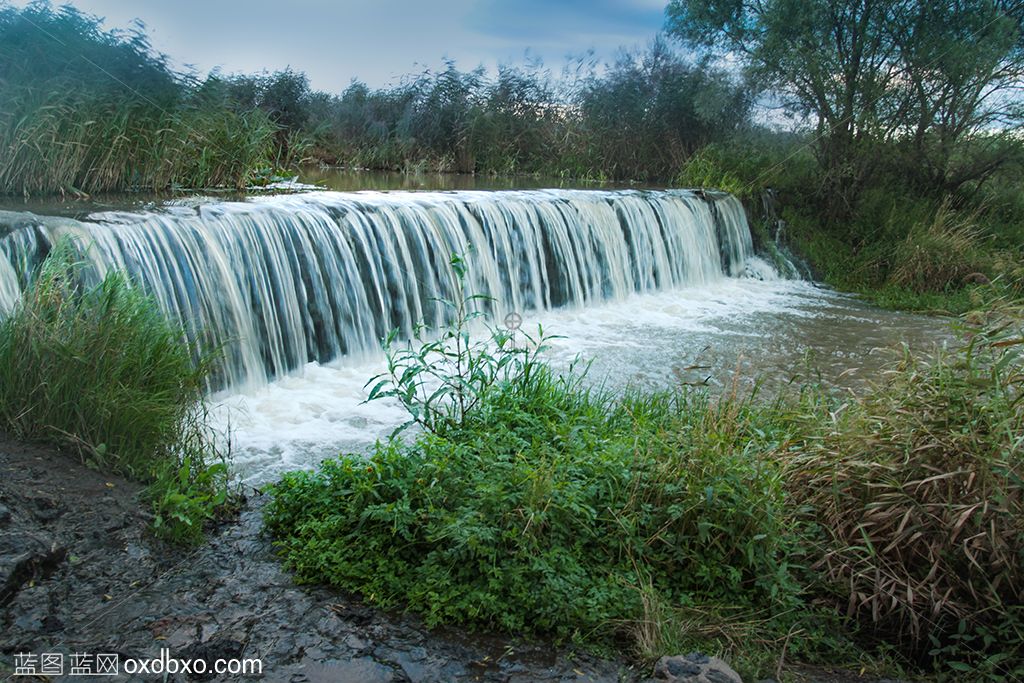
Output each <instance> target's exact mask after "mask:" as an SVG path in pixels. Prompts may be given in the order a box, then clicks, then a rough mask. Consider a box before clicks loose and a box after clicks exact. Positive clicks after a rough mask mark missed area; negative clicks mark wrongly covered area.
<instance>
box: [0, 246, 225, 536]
mask: <svg viewBox="0 0 1024 683" xmlns="http://www.w3.org/2000/svg"><path fill="white" fill-rule="evenodd" d="M75 258H76V257H75V253H74V249H73V247H72V245H71V243H70V242H67V241H65V242H61V243H59V244H58V245H57V246H56V247H55V249H54V251H53V252H51V254H50V256H49V257H48V258H47V259H46V261H45V262H44V263H43V265H42V267H41V269H40V271H39V273H38V274H37V276H36V277H35V279H34V282H33V283H32V285H31V286H30V287H29V288H28V290H27V291H26V292H25V294H24V295H23V298H22V301H21V302H20V303H19V305H18V306H17V307H16V309H15V310H14V311H13V312H12V313H11V314H10V315H9V316H8V317H7V318H5V319H4V320H3V321H0V428H2V429H4V430H5V431H6V432H8V433H9V434H11V435H12V436H15V437H18V438H23V439H27V440H31V441H40V442H47V443H52V444H55V445H58V446H60V447H62V448H64V449H67V450H69V451H71V452H74V453H78V454H79V455H80V456H81V457H82V459H83V461H84V462H86V463H87V464H89V465H90V466H93V467H96V468H98V469H102V470H104V471H112V472H116V473H118V474H121V475H124V476H127V477H129V478H132V479H135V480H138V481H141V482H144V483H146V484H149V485H150V488H149V490H148V494H147V495H148V497H149V498H150V499H151V500H152V502H153V504H154V508H155V512H156V515H157V516H156V528H157V531H158V532H159V533H160V534H161V535H163V536H166V537H168V538H171V539H173V540H179V541H187V542H194V541H197V540H198V539H199V538H201V537H202V524H203V522H204V520H205V519H206V518H208V517H210V516H211V515H212V514H213V513H214V511H215V510H216V509H217V508H218V507H220V506H222V505H223V504H225V503H227V502H228V491H227V469H226V465H225V464H224V462H223V461H222V459H221V458H220V457H219V456H218V455H217V453H216V449H215V447H214V439H213V435H212V434H211V432H210V431H209V429H208V428H207V427H206V424H205V417H206V413H205V399H204V391H205V386H206V377H207V374H208V373H209V371H210V367H211V363H212V362H213V357H212V356H202V357H199V358H198V359H197V358H196V357H195V354H193V350H192V347H191V345H190V344H189V343H188V341H187V340H186V339H185V338H184V336H183V333H182V331H181V330H180V329H179V328H177V327H176V326H174V325H172V324H171V323H169V322H168V321H167V320H166V319H165V318H164V316H163V315H162V313H161V312H160V310H159V309H158V307H157V305H156V303H155V302H154V301H153V300H152V299H150V298H149V297H148V296H147V295H146V294H145V293H144V292H142V291H141V290H140V289H138V288H136V287H133V286H132V285H131V283H130V282H129V281H128V280H127V279H126V278H125V277H124V276H122V275H120V274H116V273H112V274H109V275H107V276H106V277H105V278H103V279H102V280H101V281H100V282H99V283H98V284H95V285H87V284H84V282H83V279H84V278H83V275H84V272H83V268H82V266H81V265H80V264H79V263H77V262H76V260H75Z"/></svg>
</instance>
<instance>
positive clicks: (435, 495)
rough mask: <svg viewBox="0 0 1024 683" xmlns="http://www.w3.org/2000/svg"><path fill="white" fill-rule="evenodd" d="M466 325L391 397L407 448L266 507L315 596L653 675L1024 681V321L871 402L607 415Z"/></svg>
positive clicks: (326, 467) (701, 405)
mask: <svg viewBox="0 0 1024 683" xmlns="http://www.w3.org/2000/svg"><path fill="white" fill-rule="evenodd" d="M472 310H473V305H472V301H467V302H466V303H465V304H464V305H463V306H456V307H454V308H453V311H454V315H453V323H452V326H451V327H450V328H449V329H448V330H447V331H446V332H444V333H443V334H442V335H441V336H440V337H439V338H433V337H431V338H428V339H424V340H420V341H418V342H417V343H414V344H412V345H411V346H410V347H407V348H397V347H395V346H392V347H391V348H390V350H389V357H390V358H391V365H390V367H389V370H388V372H386V373H385V374H384V375H383V376H381V377H379V378H376V379H375V380H374V388H373V390H372V393H373V394H374V395H376V396H391V397H392V398H397V399H398V400H400V401H401V402H403V403H404V404H405V406H406V408H407V409H408V410H409V414H410V421H411V423H412V424H414V425H416V426H418V430H417V431H416V432H415V433H413V434H411V435H408V436H406V437H404V438H403V437H402V436H401V435H396V436H395V437H393V438H391V439H389V440H387V441H384V442H381V443H379V444H378V445H377V447H376V448H374V449H373V450H372V451H371V453H370V454H369V455H368V456H365V457H364V456H358V455H342V456H341V457H339V458H336V459H332V460H328V461H326V462H324V463H323V464H322V466H321V467H320V468H319V469H318V470H316V471H312V472H295V473H291V474H288V475H286V476H285V477H283V479H282V480H281V481H280V482H279V483H278V484H276V485H274V486H273V487H272V489H271V493H272V495H273V500H272V502H271V504H270V505H269V507H268V508H267V511H266V517H265V519H266V523H267V525H268V528H269V529H270V530H271V531H272V532H273V533H274V535H275V536H276V539H277V540H276V544H277V547H278V549H279V552H280V553H281V555H282V557H283V558H284V560H285V562H286V564H287V565H288V566H289V567H290V568H291V569H292V570H293V571H294V572H295V574H296V578H297V579H298V580H299V581H304V582H312V583H328V584H331V585H333V586H336V587H338V588H341V589H344V590H347V591H354V592H357V593H360V594H362V595H363V596H364V597H365V598H366V599H367V600H369V601H370V602H373V603H375V604H381V605H399V606H402V607H404V608H407V609H411V610H414V611H416V612H419V613H421V614H423V615H424V616H425V618H426V620H427V622H428V623H429V624H442V623H458V624H464V625H470V626H474V627H479V628H495V629H501V630H505V631H510V632H512V633H517V634H533V635H540V636H546V637H553V638H554V639H555V640H557V641H560V642H573V643H576V644H577V645H580V646H582V647H584V648H587V649H591V650H596V651H598V652H601V653H611V652H618V653H624V654H626V655H627V656H630V657H633V658H636V659H639V660H645V661H646V660H650V659H653V658H654V657H657V656H660V655H662V654H672V653H678V652H681V651H686V650H689V649H694V648H698V649H703V650H708V651H712V652H716V653H720V654H723V655H725V656H726V657H728V658H729V659H730V660H732V661H734V662H736V665H737V667H738V668H739V670H741V672H742V673H744V675H747V676H751V677H764V676H768V675H775V674H776V670H777V669H778V668H780V667H781V668H785V667H784V666H782V664H781V662H783V661H786V662H809V663H820V664H828V665H836V664H844V663H845V664H846V665H847V666H851V667H854V668H869V669H872V670H882V671H887V672H889V673H893V672H897V673H898V672H899V670H900V669H901V668H906V669H907V670H909V671H915V670H916V671H918V672H942V671H968V672H970V673H969V675H970V676H974V677H975V678H974V679H972V680H978V679H984V678H986V677H988V678H991V679H992V680H998V677H999V676H1006V675H1017V674H1018V673H1019V672H1020V671H1021V667H1024V652H1022V651H1021V649H1020V648H1019V646H1018V645H1014V643H1018V644H1019V643H1020V642H1022V641H1021V640H1020V638H1019V636H1020V634H1021V630H1020V629H1021V621H1020V614H1019V605H1020V604H1021V597H1024V596H1022V595H1021V591H1022V590H1024V581H1022V573H1024V546H1022V545H1021V542H1022V539H1024V535H1022V533H1021V532H1022V531H1024V527H1022V524H1024V509H1022V501H1024V495H1022V494H1024V484H1022V476H1024V469H1022V458H1024V446H1022V443H1021V441H1020V434H1021V433H1022V432H1024V419H1022V415H1024V401H1022V399H1021V395H1022V393H1021V385H1022V383H1024V373H1022V365H1024V364H1022V357H1021V355H1020V353H1019V351H1020V349H1021V348H1024V347H1022V346H1021V344H1022V343H1024V336H1022V335H1024V331H1022V330H1021V329H1020V320H1021V316H1020V311H1018V310H1016V309H1013V308H1009V307H1008V308H1004V309H1003V313H1002V314H1001V317H997V316H995V315H994V314H992V315H991V316H990V319H989V320H987V321H982V320H978V319H972V320H973V322H972V323H971V324H972V325H974V327H973V328H972V330H971V335H972V337H971V338H972V340H973V341H972V342H971V343H970V344H969V345H968V346H967V347H966V348H965V349H964V350H963V351H962V352H960V353H958V354H956V355H954V356H951V357H940V358H939V359H937V360H935V361H932V362H930V363H924V362H923V361H910V360H907V361H904V362H903V363H902V364H899V365H896V366H894V367H893V368H892V369H891V370H890V371H889V373H888V374H886V375H885V376H884V377H883V378H882V379H881V380H880V382H879V385H878V386H877V387H875V388H871V389H868V390H866V391H865V392H864V393H862V394H861V395H859V396H856V397H849V396H847V397H839V396H832V395H830V394H828V393H825V392H824V391H823V390H821V389H819V388H816V387H806V388H804V389H802V390H797V389H796V388H791V389H789V390H788V391H787V392H786V393H785V394H783V395H782V396H778V397H767V396H759V395H757V393H756V392H755V393H754V394H752V395H739V394H737V392H736V391H735V390H733V391H726V392H725V393H723V394H721V395H716V396H711V395H708V394H707V393H702V392H699V391H696V390H686V389H683V390H679V391H671V392H664V393H655V394H644V393H632V394H627V395H625V396H620V397H612V396H608V395H604V394H601V393H595V392H593V391H590V390H587V389H586V388H585V387H584V386H583V385H582V383H581V382H582V380H581V379H580V377H579V376H578V375H569V376H559V375H557V374H555V373H554V372H552V371H551V370H550V369H549V368H547V367H546V366H545V365H544V364H543V362H542V361H541V360H540V358H539V356H538V355H537V354H538V353H539V351H540V349H541V348H542V347H543V339H544V337H543V334H541V335H539V336H538V338H537V339H536V340H535V341H534V344H533V345H532V346H529V347H527V348H526V349H523V348H521V347H520V348H516V347H514V346H510V343H509V341H508V338H507V337H506V336H505V335H503V334H502V333H494V334H495V335H496V336H495V337H493V339H491V340H490V341H487V340H484V341H475V340H474V339H473V338H472V337H471V336H470V335H469V333H468V331H467V330H468V320H469V319H471V318H472V317H473V314H472V313H471V312H470V311H472ZM968 539H969V540H968ZM965 543H966V545H964V544H965ZM928 558H931V559H930V560H929V559H928ZM972 558H974V560H976V561H977V565H975V564H973V563H972ZM908 596H909V597H908ZM924 624H927V628H924V627H923V626H922V625H924Z"/></svg>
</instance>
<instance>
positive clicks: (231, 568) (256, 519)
mask: <svg viewBox="0 0 1024 683" xmlns="http://www.w3.org/2000/svg"><path fill="white" fill-rule="evenodd" d="M141 490H142V489H141V487H140V486H139V485H138V484H135V483H133V482H130V481H127V480H125V479H122V478H120V477H116V476H115V477H112V476H107V475H103V474H100V473H98V472H96V471H95V470H92V469H90V468H88V467H85V466H83V465H81V464H79V463H78V462H77V461H75V460H72V459H71V458H68V457H67V456H65V455H64V454H61V453H59V452H56V451H54V450H53V449H50V448H46V447H38V446H33V445H28V444H24V443H19V442H16V441H11V440H9V439H7V438H0V583H2V585H3V593H2V597H0V605H2V609H0V634H2V635H0V674H7V673H10V672H11V671H12V670H13V666H14V664H15V661H14V655H15V654H17V653H35V654H39V653H42V652H59V653H63V654H64V655H66V657H65V661H66V662H69V661H70V659H69V657H70V654H71V653H77V652H89V653H100V652H102V653H117V654H118V655H119V656H120V658H121V659H122V660H123V659H125V658H128V657H132V658H142V657H158V656H159V654H160V651H161V649H164V648H166V649H167V650H168V651H169V653H170V656H172V657H178V658H190V659H191V658H201V659H205V660H208V661H209V662H211V666H212V662H213V661H214V660H215V659H218V658H240V659H252V658H257V659H259V660H260V661H261V662H262V666H263V672H264V676H263V679H264V680H274V681H278V680H290V681H325V682H326V681H332V682H337V681H360V682H370V681H382V682H383V681H520V682H523V683H525V682H527V681H567V680H572V681H577V680H578V681H607V682H609V683H612V682H615V683H618V682H624V681H641V680H644V679H646V678H648V676H649V674H650V673H651V671H652V670H651V668H650V667H645V666H642V665H638V664H636V663H629V662H626V661H611V660H602V659H598V658H595V657H593V656H590V655H588V654H586V653H582V652H577V651H574V650H571V649H557V648H553V647H550V646H548V645H545V644H543V643H538V642H534V641H528V640H524V639H521V638H517V637H515V636H512V635H509V634H493V633H492V634H480V633H467V632H465V631H463V630H461V629H457V628H437V629H428V628H426V627H425V626H424V625H423V623H422V621H421V620H420V619H418V618H417V617H415V616H412V615H406V614H401V613H397V612H388V611H383V610H379V609H376V608H373V607H369V606H366V605H365V604H363V603H362V602H361V601H360V600H359V599H357V598H355V597H353V596H350V595H344V594H339V593H337V592H335V591H331V590H328V589H325V588H320V587H299V586H296V585H295V584H294V583H293V582H292V578H291V576H290V575H289V574H288V573H287V572H285V571H284V570H283V569H282V568H281V566H280V564H279V562H278V560H277V559H276V557H275V555H274V552H273V548H272V545H271V542H270V540H269V539H268V538H267V537H266V536H265V535H264V534H263V533H262V531H261V528H262V509H263V505H264V503H265V502H266V501H265V497H264V496H263V495H261V494H259V493H258V492H255V491H250V499H249V501H248V504H247V505H246V506H245V507H244V509H243V510H242V512H241V514H240V515H239V517H238V518H237V519H236V520H233V521H231V522H229V523H226V524H223V525H221V526H220V527H218V528H216V529H214V530H212V531H211V533H210V535H209V539H208V542H207V543H205V544H203V545H202V546H200V547H198V548H196V549H192V550H187V551H186V550H182V549H180V548H178V547H175V546H169V545H166V544H164V543H162V542H159V541H157V540H156V539H154V538H153V537H152V536H151V535H150V534H149V533H148V532H147V525H148V524H149V522H150V521H151V520H150V513H149V511H148V510H147V509H146V507H145V506H144V505H141V504H140V503H139V502H138V495H139V493H140V492H141ZM799 671H800V674H801V676H802V678H801V679H800V680H805V681H816V682H818V683H852V682H853V681H857V682H859V683H863V682H865V681H869V680H873V679H868V678H862V677H859V676H856V675H853V674H849V673H844V672H841V671H837V672H830V671H827V670H823V669H813V670H812V669H800V670H799ZM156 678H159V677H156ZM244 678H245V677H243V676H238V677H232V676H225V677H216V678H206V679H205V680H243V679H244ZM167 680H204V679H201V678H199V679H194V678H187V677H177V678H175V677H170V678H169V679H167Z"/></svg>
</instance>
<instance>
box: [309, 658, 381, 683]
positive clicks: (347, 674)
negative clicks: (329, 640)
mask: <svg viewBox="0 0 1024 683" xmlns="http://www.w3.org/2000/svg"><path fill="white" fill-rule="evenodd" d="M302 673H304V674H305V676H306V680H307V681H309V683H391V681H394V680H395V672H394V670H393V669H391V668H390V667H387V666H384V665H383V664H381V663H379V662H375V661H374V660H372V659H370V658H366V657H364V658H359V659H350V660H348V661H345V660H327V661H320V662H313V661H310V662H308V663H307V664H306V666H305V667H303V669H302Z"/></svg>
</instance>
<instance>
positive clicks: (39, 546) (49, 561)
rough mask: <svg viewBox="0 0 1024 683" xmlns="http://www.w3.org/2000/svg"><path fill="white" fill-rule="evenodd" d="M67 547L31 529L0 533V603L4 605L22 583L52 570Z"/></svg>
mask: <svg viewBox="0 0 1024 683" xmlns="http://www.w3.org/2000/svg"><path fill="white" fill-rule="evenodd" d="M66 555H67V549H66V548H65V547H63V546H61V545H60V544H58V543H57V542H56V541H55V540H54V539H53V538H52V537H50V536H48V535H46V534H43V533H39V532H31V531H5V532H2V533H0V605H6V604H7V603H8V602H10V601H11V599H12V598H13V597H14V595H15V594H16V593H17V592H18V591H19V590H20V589H21V587H22V586H24V585H25V584H27V583H29V582H31V581H35V580H37V579H39V578H42V577H45V576H49V575H50V574H52V573H53V572H54V571H55V570H56V568H57V566H58V565H59V564H60V563H61V562H63V561H64V557H65V556H66Z"/></svg>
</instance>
